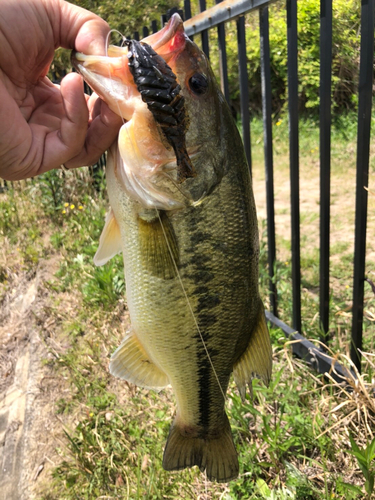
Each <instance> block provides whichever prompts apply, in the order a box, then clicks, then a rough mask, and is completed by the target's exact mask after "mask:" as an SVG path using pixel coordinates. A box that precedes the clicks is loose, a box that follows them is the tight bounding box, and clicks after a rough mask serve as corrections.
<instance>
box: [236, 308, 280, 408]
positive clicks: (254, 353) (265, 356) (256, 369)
mask: <svg viewBox="0 0 375 500" xmlns="http://www.w3.org/2000/svg"><path fill="white" fill-rule="evenodd" d="M260 304H261V305H260V307H259V313H258V317H257V322H256V326H255V328H254V330H253V332H252V335H251V338H250V342H249V345H248V346H247V349H246V351H245V352H244V353H243V354H242V356H241V358H240V359H239V360H238V361H237V363H236V364H235V365H234V367H233V376H234V381H235V382H236V384H237V387H238V390H239V391H240V395H241V398H242V399H245V394H246V384H248V385H249V390H250V394H252V383H251V381H252V379H253V378H260V379H261V380H262V381H263V382H264V383H265V384H266V385H268V384H269V381H270V378H271V372H272V347H271V341H270V335H269V332H268V327H267V323H266V317H265V315H264V307H263V304H262V302H261V303H260Z"/></svg>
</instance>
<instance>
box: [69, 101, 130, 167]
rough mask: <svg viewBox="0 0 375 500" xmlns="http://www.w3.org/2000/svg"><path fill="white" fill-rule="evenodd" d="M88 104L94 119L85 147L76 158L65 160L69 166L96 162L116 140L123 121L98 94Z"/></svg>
mask: <svg viewBox="0 0 375 500" xmlns="http://www.w3.org/2000/svg"><path fill="white" fill-rule="evenodd" d="M88 105H89V107H90V109H91V113H92V121H91V123H90V125H89V128H88V131H87V134H86V140H85V147H84V148H83V149H82V151H81V152H80V153H79V154H78V155H77V156H76V157H75V158H72V159H71V160H70V161H68V162H65V166H66V167H68V168H75V167H80V166H82V165H93V164H94V163H96V162H97V161H98V160H99V158H100V157H101V155H102V154H103V153H104V152H105V151H106V150H107V149H108V148H109V147H110V146H111V145H112V144H113V142H114V141H115V140H116V137H117V134H118V131H119V129H120V127H121V125H122V123H123V122H122V119H121V118H120V117H119V116H118V115H117V114H116V113H113V111H111V110H110V109H109V108H108V106H107V105H106V104H105V103H104V102H103V101H102V100H101V99H99V97H98V96H97V95H92V96H91V98H90V100H89V102H88Z"/></svg>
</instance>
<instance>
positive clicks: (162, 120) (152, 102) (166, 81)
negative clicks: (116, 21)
mask: <svg viewBox="0 0 375 500" xmlns="http://www.w3.org/2000/svg"><path fill="white" fill-rule="evenodd" d="M125 44H126V45H127V46H128V48H129V54H128V58H129V69H130V72H131V74H132V75H133V78H134V82H135V84H136V85H137V89H138V91H139V93H140V94H141V97H142V100H143V102H145V103H146V104H147V107H148V109H149V110H150V111H151V113H152V114H153V117H154V119H155V120H156V122H157V123H158V124H159V126H160V128H161V130H162V132H163V134H164V136H165V138H166V139H167V141H168V143H169V144H170V145H171V146H172V148H173V150H174V152H175V154H176V161H177V178H178V181H179V182H182V181H184V180H185V179H187V178H189V177H194V176H195V171H194V167H193V165H192V163H191V160H190V158H189V155H188V153H187V150H186V143H185V132H186V130H187V127H188V123H187V122H188V120H187V116H186V113H185V106H184V104H185V99H184V97H183V96H182V95H181V93H180V92H181V87H180V85H179V84H178V83H177V78H176V75H175V74H174V73H173V71H172V70H171V68H170V67H169V66H168V64H167V63H166V62H165V61H164V59H163V58H162V57H161V56H159V55H158V54H157V53H156V52H155V51H154V50H153V49H152V47H150V45H147V44H146V43H144V42H138V41H137V40H127V41H126V42H125Z"/></svg>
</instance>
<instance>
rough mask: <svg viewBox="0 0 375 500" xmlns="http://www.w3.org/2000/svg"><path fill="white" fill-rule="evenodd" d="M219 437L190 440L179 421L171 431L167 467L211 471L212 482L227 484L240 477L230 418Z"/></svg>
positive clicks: (169, 468)
mask: <svg viewBox="0 0 375 500" xmlns="http://www.w3.org/2000/svg"><path fill="white" fill-rule="evenodd" d="M224 418H225V422H224V428H223V429H222V431H221V432H220V435H218V436H217V437H205V438H202V437H186V436H183V434H182V432H181V429H180V428H179V426H178V423H176V421H175V422H174V423H173V424H172V427H171V429H170V431H169V436H168V440H167V444H166V446H165V450H164V457H163V468H164V469H165V470H167V471H172V470H181V469H185V468H186V467H193V466H194V465H197V466H198V467H199V468H200V470H201V471H202V472H203V471H204V470H205V469H206V471H207V477H208V479H209V480H210V481H218V482H220V483H225V482H227V481H231V480H232V479H235V478H236V477H237V476H238V458H237V452H236V449H235V447H234V443H233V438H232V432H231V430H230V425H229V420H228V417H227V416H226V415H225V414H224Z"/></svg>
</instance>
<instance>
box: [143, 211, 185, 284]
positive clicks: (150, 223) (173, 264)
mask: <svg viewBox="0 0 375 500" xmlns="http://www.w3.org/2000/svg"><path fill="white" fill-rule="evenodd" d="M139 241H140V247H141V248H140V255H141V256H142V263H143V265H144V267H145V268H146V269H147V270H148V271H149V272H150V273H151V274H152V275H153V276H157V277H159V278H162V279H171V278H174V277H175V276H176V274H177V266H178V264H179V251H178V244H177V239H176V236H175V234H174V230H173V226H172V224H171V222H170V220H169V218H168V216H167V215H166V213H165V212H163V211H159V215H158V213H157V212H155V211H154V210H153V211H152V212H151V213H150V211H147V212H145V213H144V214H141V215H140V217H139Z"/></svg>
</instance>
